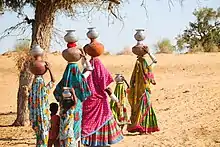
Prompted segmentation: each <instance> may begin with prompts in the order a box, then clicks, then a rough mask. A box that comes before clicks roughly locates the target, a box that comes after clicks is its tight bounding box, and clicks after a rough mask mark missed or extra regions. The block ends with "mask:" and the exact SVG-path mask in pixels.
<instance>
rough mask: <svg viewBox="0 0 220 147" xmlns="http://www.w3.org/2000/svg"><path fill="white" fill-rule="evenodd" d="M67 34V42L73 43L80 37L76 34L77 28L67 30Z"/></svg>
mask: <svg viewBox="0 0 220 147" xmlns="http://www.w3.org/2000/svg"><path fill="white" fill-rule="evenodd" d="M66 32H67V34H66V35H65V36H64V40H65V41H66V42H68V43H69V42H72V43H75V42H77V41H78V40H79V39H78V37H77V36H76V33H75V32H76V30H66Z"/></svg>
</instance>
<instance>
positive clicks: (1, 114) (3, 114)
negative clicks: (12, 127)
mask: <svg viewBox="0 0 220 147" xmlns="http://www.w3.org/2000/svg"><path fill="white" fill-rule="evenodd" d="M15 114H16V112H7V113H0V116H5V115H6V116H7V115H15Z"/></svg>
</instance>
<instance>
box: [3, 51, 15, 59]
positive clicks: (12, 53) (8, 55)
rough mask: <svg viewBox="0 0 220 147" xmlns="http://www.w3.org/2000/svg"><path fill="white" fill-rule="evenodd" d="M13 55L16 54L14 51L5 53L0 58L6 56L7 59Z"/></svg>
mask: <svg viewBox="0 0 220 147" xmlns="http://www.w3.org/2000/svg"><path fill="white" fill-rule="evenodd" d="M14 54H16V53H15V52H14V51H7V52H5V53H3V54H2V56H6V57H8V58H10V57H13V56H14Z"/></svg>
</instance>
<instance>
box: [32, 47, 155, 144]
mask: <svg viewBox="0 0 220 147" xmlns="http://www.w3.org/2000/svg"><path fill="white" fill-rule="evenodd" d="M75 46H76V44H73V43H71V44H68V47H75ZM32 50H34V48H33V49H32ZM43 53H44V52H43V49H41V50H38V51H35V52H34V51H32V56H33V57H34V58H35V60H38V61H42V60H43V59H42V57H43ZM81 56H82V58H81V60H82V65H83V67H84V70H83V71H82V72H81V71H80V69H79V67H78V64H77V63H76V62H68V64H67V66H66V69H65V71H64V74H63V77H62V79H61V80H60V82H58V84H57V85H56V88H55V90H54V92H53V94H54V97H55V99H56V100H57V102H58V103H59V105H58V104H57V103H51V104H50V105H49V101H48V94H49V92H50V90H51V89H52V87H53V86H54V83H55V79H54V77H53V74H52V72H51V68H50V65H49V64H48V63H47V62H46V64H45V67H46V68H47V70H48V71H49V73H50V77H51V81H50V82H49V83H48V84H45V82H44V79H43V75H35V78H34V80H33V83H32V87H31V90H30V94H29V100H28V102H29V110H30V121H31V123H32V128H33V130H34V131H35V134H36V138H37V142H36V144H37V145H36V146H37V147H47V146H48V147H52V145H54V146H57V147H59V146H60V147H80V145H81V144H83V145H85V146H88V147H106V146H110V145H111V144H115V143H118V142H120V141H121V140H122V139H123V126H124V125H127V131H128V132H131V133H135V132H139V133H140V134H146V133H152V132H155V131H159V128H158V125H157V119H156V115H155V113H154V110H153V107H152V104H151V102H150V94H151V90H150V85H151V84H156V82H155V80H154V76H153V73H152V68H151V66H150V65H148V63H147V62H146V60H145V59H144V58H143V56H138V59H137V61H136V64H135V68H134V70H133V73H132V76H131V80H130V84H128V83H127V81H126V80H125V78H124V77H123V75H121V74H117V75H116V77H115V81H116V87H115V91H114V92H113V91H112V89H111V88H110V87H109V86H110V84H111V83H113V82H114V79H113V78H112V76H111V74H110V72H109V71H108V70H107V69H106V67H105V66H104V65H103V64H102V62H101V60H100V59H99V58H98V57H91V59H90V60H88V59H87V58H86V56H85V54H83V53H82V54H81ZM125 85H127V88H125ZM108 97H110V98H111V101H110V103H109V100H108ZM127 104H128V105H130V107H131V117H130V118H129V117H128V113H127V111H128V109H127ZM58 108H60V109H59V115H58V114H57V112H58ZM49 111H50V112H49Z"/></svg>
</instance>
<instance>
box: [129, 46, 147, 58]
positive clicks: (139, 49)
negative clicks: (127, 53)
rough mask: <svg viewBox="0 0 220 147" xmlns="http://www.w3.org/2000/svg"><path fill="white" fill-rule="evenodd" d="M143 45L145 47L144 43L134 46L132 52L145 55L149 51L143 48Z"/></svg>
mask: <svg viewBox="0 0 220 147" xmlns="http://www.w3.org/2000/svg"><path fill="white" fill-rule="evenodd" d="M143 47H144V44H137V45H135V46H134V47H132V52H133V53H134V54H135V55H138V56H144V55H146V54H147V52H146V51H145V50H144V49H143Z"/></svg>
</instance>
